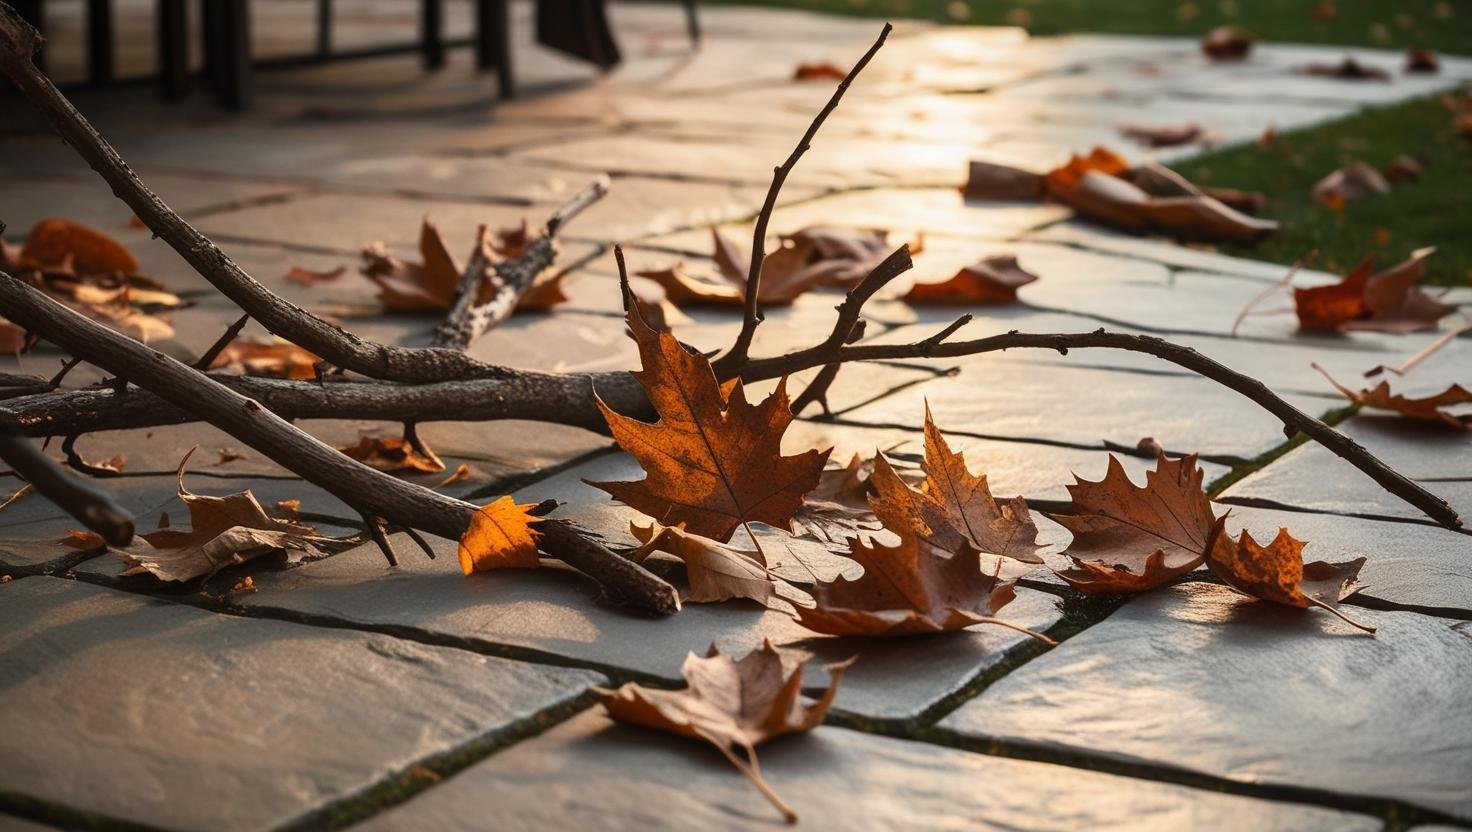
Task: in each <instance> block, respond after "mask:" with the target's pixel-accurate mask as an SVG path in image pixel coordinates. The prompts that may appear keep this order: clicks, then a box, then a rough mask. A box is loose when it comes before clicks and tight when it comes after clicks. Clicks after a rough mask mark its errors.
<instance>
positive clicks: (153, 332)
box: [0, 217, 183, 353]
mask: <svg viewBox="0 0 1472 832" xmlns="http://www.w3.org/2000/svg"><path fill="white" fill-rule="evenodd" d="M0 230H3V226H0ZM0 270H3V271H5V272H6V273H8V274H11V275H13V276H15V277H18V278H20V279H22V280H25V281H27V282H29V283H30V284H31V285H33V286H35V287H36V288H38V289H40V290H42V291H44V292H45V293H46V294H48V295H50V296H51V297H53V298H55V299H56V300H58V301H60V302H62V303H64V304H66V305H67V306H69V307H71V308H72V309H75V310H77V311H78V312H81V313H82V314H84V315H86V316H87V317H89V318H92V319H94V320H97V321H101V322H103V323H106V324H108V325H109V326H111V327H113V328H115V329H118V330H120V331H122V332H126V333H128V334H129V335H132V336H133V337H135V338H137V339H138V340H140V341H144V342H148V341H157V340H161V339H165V338H171V337H173V335H174V328H173V327H172V326H170V325H169V321H168V316H169V312H170V311H172V310H175V309H178V308H179V307H180V306H182V305H183V302H182V301H181V300H179V298H178V297H177V296H175V295H174V294H172V293H171V292H169V291H168V290H167V289H166V288H165V287H164V285H163V284H162V283H160V282H158V281H157V280H155V279H153V278H151V277H149V276H148V275H145V274H142V273H141V272H140V266H139V264H138V259H137V258H136V257H134V256H133V254H132V252H130V251H128V250H127V248H125V247H123V245H122V244H121V243H119V242H117V241H116V240H114V239H112V238H111V237H109V236H107V235H106V234H103V233H102V232H101V231H97V230H96V229H93V228H89V227H87V226H85V225H82V224H81V223H78V222H74V221H72V220H68V219H62V218H59V217H51V218H48V219H43V220H41V221H39V222H37V223H36V224H35V226H33V227H32V228H31V230H30V233H29V234H27V235H26V239H25V242H24V244H23V245H21V246H19V247H16V246H11V245H9V244H7V243H5V242H4V241H3V240H0ZM32 343H33V341H31V340H30V339H28V338H27V336H26V333H25V331H24V330H22V329H21V328H20V327H17V326H15V325H14V324H12V323H10V322H8V321H4V320H3V319H0V350H3V351H4V352H11V353H14V352H22V351H24V350H26V349H29V348H30V346H31V345H32Z"/></svg>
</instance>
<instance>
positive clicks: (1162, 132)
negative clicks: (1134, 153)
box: [1119, 121, 1214, 147]
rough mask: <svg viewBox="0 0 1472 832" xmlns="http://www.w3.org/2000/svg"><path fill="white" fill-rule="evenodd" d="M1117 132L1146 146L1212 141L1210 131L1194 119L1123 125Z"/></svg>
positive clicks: (1176, 145)
mask: <svg viewBox="0 0 1472 832" xmlns="http://www.w3.org/2000/svg"><path fill="white" fill-rule="evenodd" d="M1119 134H1120V135H1121V136H1124V137H1125V138H1126V139H1129V140H1130V141H1133V142H1137V143H1139V144H1142V145H1145V146H1146V147H1179V146H1181V145H1185V144H1203V145H1210V144H1213V143H1214V140H1213V138H1212V136H1211V133H1209V132H1208V131H1207V130H1206V128H1205V127H1202V126H1201V125H1199V124H1197V123H1196V122H1194V121H1193V122H1190V123H1188V124H1173V125H1164V126H1157V127H1143V126H1139V125H1123V126H1121V127H1120V128H1119Z"/></svg>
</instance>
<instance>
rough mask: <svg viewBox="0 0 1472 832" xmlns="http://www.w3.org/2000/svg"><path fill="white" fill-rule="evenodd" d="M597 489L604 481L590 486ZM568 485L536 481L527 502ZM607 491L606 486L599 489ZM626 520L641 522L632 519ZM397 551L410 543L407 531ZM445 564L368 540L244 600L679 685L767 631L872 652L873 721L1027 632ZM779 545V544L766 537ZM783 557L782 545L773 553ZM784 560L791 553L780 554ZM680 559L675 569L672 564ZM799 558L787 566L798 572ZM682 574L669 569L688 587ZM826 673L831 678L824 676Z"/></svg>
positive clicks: (1014, 607)
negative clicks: (931, 626)
mask: <svg viewBox="0 0 1472 832" xmlns="http://www.w3.org/2000/svg"><path fill="white" fill-rule="evenodd" d="M589 490H592V489H589ZM563 493H565V492H562V491H559V490H557V489H548V488H543V489H537V488H529V489H526V490H524V491H521V492H518V494H517V499H518V500H521V499H523V498H527V499H534V498H537V495H538V494H543V495H553V494H558V495H560V494H563ZM599 493H602V492H599ZM563 513H564V514H566V515H567V516H571V517H574V518H576V519H578V520H580V521H582V522H584V523H586V524H587V525H588V526H589V527H592V528H597V529H599V530H600V531H603V532H607V533H609V536H610V537H615V536H627V535H626V533H625V534H624V535H615V534H614V533H615V532H617V531H618V530H619V529H620V527H619V526H607V525H603V524H602V523H601V522H599V519H600V518H599V517H597V516H590V513H589V512H587V511H585V510H581V509H579V510H577V511H572V512H568V511H567V510H565V509H564V510H563ZM621 528H622V529H624V530H626V529H627V528H628V526H627V522H624V523H623V525H622V527H621ZM400 537H401V538H402V539H396V540H395V546H396V548H398V549H400V551H404V552H409V551H411V550H412V546H413V544H412V543H410V542H409V541H408V539H407V538H406V537H402V536H400ZM431 544H432V545H433V546H434V547H435V550H436V551H437V552H438V553H439V557H438V558H436V559H435V560H433V561H430V560H427V559H425V558H422V557H419V556H418V554H417V553H416V554H414V555H411V556H407V557H404V558H402V559H401V561H400V564H401V565H400V566H399V567H398V568H397V569H392V568H389V567H388V566H387V565H386V564H385V563H384V560H383V556H382V554H380V553H379V551H378V550H377V548H375V547H373V546H371V545H368V546H363V547H359V548H356V549H352V550H349V551H347V552H343V553H341V554H338V555H335V556H333V557H331V558H328V559H326V560H321V561H317V562H314V563H310V564H305V565H303V566H301V567H298V568H296V569H291V570H287V571H284V572H272V573H269V574H265V573H258V574H257V575H256V585H257V586H258V587H259V591H258V592H255V593H253V594H250V595H246V596H235V597H233V598H232V600H234V601H235V602H236V603H240V604H242V605H244V606H246V607H249V608H258V609H271V610H285V611H292V612H303V613H305V612H310V613H313V614H319V615H327V616H330V617H332V618H335V619H337V620H340V621H344V622H348V623H352V624H365V625H367V624H371V625H375V626H392V627H402V628H410V629H412V630H415V631H423V632H426V633H433V634H435V636H436V637H450V638H454V639H456V640H457V643H458V642H460V641H461V640H463V642H464V643H468V644H474V645H487V646H488V649H494V648H493V647H490V646H499V645H511V646H514V647H520V648H524V649H530V650H536V651H540V652H542V653H546V654H551V655H556V656H559V657H562V658H563V659H571V660H574V661H578V662H582V663H587V664H589V665H590V666H593V667H598V668H604V669H607V670H608V671H609V672H611V673H628V674H635V675H638V676H644V677H655V678H658V679H661V680H664V681H667V682H674V681H678V680H679V679H680V678H681V677H680V663H681V662H682V661H684V658H685V655H686V654H687V653H688V652H690V651H692V650H693V651H695V652H697V653H701V654H704V652H705V650H706V649H707V648H708V647H710V645H712V644H715V645H717V646H718V647H720V648H721V649H722V650H723V651H726V652H728V653H734V654H736V655H744V654H746V653H747V652H749V651H750V650H753V649H755V648H757V647H760V646H761V644H762V640H763V639H764V638H769V639H771V640H772V642H773V643H774V644H778V645H784V646H792V647H797V648H801V649H804V650H808V651H810V652H812V653H814V654H816V655H818V656H819V657H821V658H823V659H824V660H827V661H839V660H842V659H845V658H848V657H849V656H852V655H854V654H855V653H859V654H861V655H862V656H863V657H864V660H862V661H861V662H860V663H859V664H858V665H855V667H854V668H853V669H852V670H851V671H849V673H848V674H847V675H845V677H844V684H843V688H842V691H841V692H840V693H839V696H838V701H837V705H836V707H838V708H840V709H842V710H846V711H850V712H854V713H857V714H861V715H863V716H866V717H871V718H881V719H891V720H901V721H904V720H910V719H914V718H915V717H917V716H919V715H920V714H922V713H924V712H925V710H926V709H927V708H929V707H931V706H932V705H934V704H935V703H936V702H938V701H940V700H941V699H943V698H945V697H946V696H947V695H949V694H951V693H952V692H954V691H956V690H959V689H960V688H962V687H963V686H965V685H966V684H967V683H968V682H969V681H970V680H971V679H972V678H973V677H975V676H976V675H977V674H979V673H981V672H983V671H985V670H986V669H987V668H988V667H991V666H992V665H994V664H996V663H997V662H998V661H1000V660H1001V659H1002V658H1003V657H1004V656H1005V655H1006V654H1007V652H1008V651H1010V650H1012V649H1013V648H1015V647H1017V646H1018V645H1019V644H1021V643H1022V642H1023V641H1025V640H1027V637H1026V636H1024V635H1021V634H1019V633H1017V632H1015V631H1013V630H1009V629H1005V628H1001V627H986V626H980V627H976V628H973V629H971V630H966V631H963V632H960V633H955V634H951V635H947V636H936V637H932V638H917V639H891V640H883V639H878V640H875V639H838V638H829V637H822V636H817V635H815V634H813V633H810V632H808V631H807V630H805V629H803V628H802V627H800V626H798V624H797V623H796V622H795V621H793V620H792V619H791V618H790V617H788V616H787V615H785V614H783V613H779V612H775V611H770V610H763V609H762V608H761V607H759V606H757V605H755V604H752V603H749V602H728V603H722V604H686V605H685V607H684V609H683V610H682V611H681V612H680V613H678V614H677V615H674V616H671V617H669V618H665V619H658V620H650V619H648V618H644V617H640V616H635V615H631V614H628V613H624V612H620V611H617V610H614V609H610V608H608V607H604V606H602V605H600V604H599V603H598V602H597V600H596V598H597V594H598V593H597V587H596V585H594V584H593V583H592V582H590V581H588V580H587V579H586V578H583V577H581V576H579V575H576V574H575V573H573V572H571V571H569V570H566V569H563V568H559V567H555V566H547V567H544V568H542V569H537V570H502V571H497V572H490V573H480V574H476V575H473V576H471V577H469V578H467V577H465V576H464V575H462V574H461V572H460V567H459V564H458V563H457V562H456V558H455V548H456V546H455V543H454V542H452V541H440V540H432V541H431ZM764 545H766V544H764ZM768 551H769V552H772V551H774V550H773V549H771V548H768ZM773 561H774V563H776V562H777V561H778V559H777V558H775V557H774V558H773ZM665 567H668V564H664V565H663V566H662V567H661V568H662V571H663V569H664V568H665ZM790 569H791V566H790V565H788V567H787V570H784V571H790ZM678 571H679V570H678V569H674V570H671V571H670V572H669V573H667V577H669V578H670V579H671V580H673V581H675V582H676V583H677V584H681V583H682V582H683V581H682V576H681V575H677V574H674V573H677V572H678ZM1003 614H1004V616H1005V617H1006V618H1007V620H1008V621H1015V622H1017V623H1020V624H1022V625H1023V626H1026V627H1030V628H1033V629H1038V630H1042V629H1047V628H1048V627H1049V626H1051V625H1052V624H1053V623H1054V622H1056V621H1057V620H1058V617H1059V612H1058V610H1057V608H1056V602H1055V599H1054V598H1053V597H1052V596H1050V595H1047V594H1044V593H1042V592H1037V591H1035V590H1028V589H1023V590H1020V591H1019V592H1018V596H1017V600H1016V601H1013V602H1012V604H1011V605H1009V606H1008V607H1006V608H1005V609H1004V610H1003ZM809 681H811V682H812V683H813V684H814V685H820V684H822V683H823V682H824V675H823V674H821V673H819V674H817V675H816V677H814V678H812V679H810V680H809Z"/></svg>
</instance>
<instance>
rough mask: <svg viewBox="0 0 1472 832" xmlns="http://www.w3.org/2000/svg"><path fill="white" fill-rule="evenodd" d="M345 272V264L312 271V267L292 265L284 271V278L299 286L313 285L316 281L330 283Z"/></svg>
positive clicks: (346, 270)
mask: <svg viewBox="0 0 1472 832" xmlns="http://www.w3.org/2000/svg"><path fill="white" fill-rule="evenodd" d="M347 273H348V267H347V266H338V267H337V268H335V269H325V270H322V271H314V270H312V269H306V268H302V267H301V266H292V267H291V268H290V269H288V270H287V272H286V279H287V280H290V281H291V282H292V283H295V284H297V285H299V286H315V285H317V284H318V283H331V282H332V281H334V280H337V279H339V278H341V277H342V276H343V275H345V274H347Z"/></svg>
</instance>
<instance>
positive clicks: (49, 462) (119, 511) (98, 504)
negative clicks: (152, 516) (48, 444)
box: [0, 432, 133, 546]
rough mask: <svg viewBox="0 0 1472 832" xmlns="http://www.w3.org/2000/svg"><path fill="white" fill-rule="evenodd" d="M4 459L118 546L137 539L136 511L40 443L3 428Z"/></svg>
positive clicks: (0, 451)
mask: <svg viewBox="0 0 1472 832" xmlns="http://www.w3.org/2000/svg"><path fill="white" fill-rule="evenodd" d="M0 459H3V460H5V462H6V463H8V464H9V465H10V467H11V468H14V469H15V473H17V474H19V475H20V476H22V477H24V478H25V480H26V482H28V483H30V484H31V486H32V487H34V488H35V489H36V491H38V492H40V493H41V496H43V497H45V498H46V499H48V500H50V501H51V502H53V503H55V504H56V505H57V506H59V507H60V508H61V509H62V510H63V511H65V512H66V513H67V514H70V515H71V516H72V517H75V518H76V519H77V520H78V521H80V522H81V523H82V525H84V526H86V527H87V528H89V529H91V530H92V531H94V532H96V533H97V534H99V535H101V537H102V539H103V540H105V541H107V542H108V543H110V544H112V545H114V546H126V545H128V544H129V543H131V542H132V541H133V515H132V513H131V512H129V511H128V510H127V509H125V508H123V507H122V506H121V505H119V504H118V502H117V501H116V500H114V499H113V497H112V495H111V494H109V493H108V492H106V491H104V490H102V489H100V488H98V487H97V486H95V485H93V484H92V483H90V482H87V481H86V480H84V479H82V478H81V477H78V476H76V475H75V474H69V473H67V471H66V469H64V468H62V467H61V465H59V464H57V462H56V460H54V459H52V458H51V457H49V456H47V455H46V454H44V453H42V452H41V449H40V448H38V447H36V443H34V442H32V441H30V440H29V439H25V438H23V437H20V436H15V435H13V434H9V433H3V432H0Z"/></svg>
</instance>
